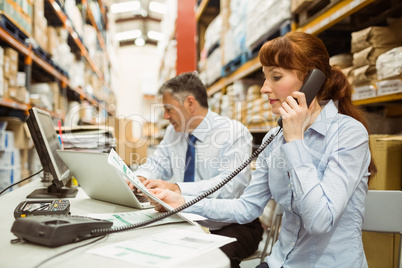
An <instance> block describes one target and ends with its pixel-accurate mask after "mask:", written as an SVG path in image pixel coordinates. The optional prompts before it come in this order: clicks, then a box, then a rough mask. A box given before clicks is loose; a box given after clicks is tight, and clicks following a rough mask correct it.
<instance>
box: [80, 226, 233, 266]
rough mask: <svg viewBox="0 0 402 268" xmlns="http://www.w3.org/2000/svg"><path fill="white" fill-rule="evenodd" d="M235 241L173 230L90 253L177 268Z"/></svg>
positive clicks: (131, 261)
mask: <svg viewBox="0 0 402 268" xmlns="http://www.w3.org/2000/svg"><path fill="white" fill-rule="evenodd" d="M234 241H236V239H234V238H231V237H226V236H220V235H213V234H206V233H204V232H191V231H181V230H175V229H172V230H169V231H164V232H160V233H156V234H153V235H148V236H141V237H137V238H135V239H130V240H127V241H123V242H119V243H115V244H111V245H108V246H104V247H100V248H95V249H92V250H89V251H87V252H88V253H91V254H95V255H100V256H103V257H108V258H112V259H117V260H121V261H125V262H129V263H133V264H138V265H141V266H142V267H175V266H176V265H177V264H178V263H180V262H183V261H185V260H187V259H189V258H194V257H195V256H197V255H201V254H204V253H205V252H208V251H210V250H213V249H216V248H219V247H221V246H223V245H226V244H228V243H231V242H234ZM134 267H135V266H134Z"/></svg>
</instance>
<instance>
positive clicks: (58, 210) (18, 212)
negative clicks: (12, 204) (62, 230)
mask: <svg viewBox="0 0 402 268" xmlns="http://www.w3.org/2000/svg"><path fill="white" fill-rule="evenodd" d="M69 214H70V201H68V199H57V200H38V201H23V202H21V203H19V204H18V206H17V207H16V208H15V210H14V218H15V219H17V218H24V217H28V216H39V215H69Z"/></svg>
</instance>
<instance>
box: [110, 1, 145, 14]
mask: <svg viewBox="0 0 402 268" xmlns="http://www.w3.org/2000/svg"><path fill="white" fill-rule="evenodd" d="M140 8H141V3H140V1H130V2H121V3H116V4H113V5H111V6H110V10H111V11H112V13H122V12H130V11H134V10H137V9H140Z"/></svg>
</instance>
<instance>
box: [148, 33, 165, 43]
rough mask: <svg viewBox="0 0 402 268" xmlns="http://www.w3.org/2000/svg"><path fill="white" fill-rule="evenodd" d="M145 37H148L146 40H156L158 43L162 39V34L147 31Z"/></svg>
mask: <svg viewBox="0 0 402 268" xmlns="http://www.w3.org/2000/svg"><path fill="white" fill-rule="evenodd" d="M147 36H148V38H150V39H153V40H156V41H160V40H162V39H163V34H162V33H160V32H156V31H149V32H148V34H147Z"/></svg>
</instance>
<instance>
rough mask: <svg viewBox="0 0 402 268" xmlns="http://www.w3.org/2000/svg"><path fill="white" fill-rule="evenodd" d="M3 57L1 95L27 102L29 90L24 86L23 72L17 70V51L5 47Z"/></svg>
mask: <svg viewBox="0 0 402 268" xmlns="http://www.w3.org/2000/svg"><path fill="white" fill-rule="evenodd" d="M0 53H1V52H0ZM3 58H4V60H3V63H4V64H3V68H2V72H3V76H2V77H3V78H4V81H3V84H2V88H3V89H2V93H3V97H4V98H11V99H13V100H16V101H18V102H21V103H28V102H29V92H28V91H27V89H26V86H25V83H26V82H25V80H26V78H25V73H23V72H18V58H19V56H18V52H17V51H16V50H14V49H12V48H5V49H4V57H3ZM0 92H1V90H0Z"/></svg>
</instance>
